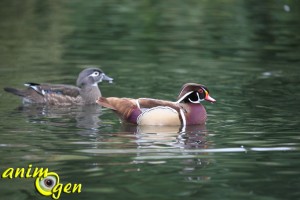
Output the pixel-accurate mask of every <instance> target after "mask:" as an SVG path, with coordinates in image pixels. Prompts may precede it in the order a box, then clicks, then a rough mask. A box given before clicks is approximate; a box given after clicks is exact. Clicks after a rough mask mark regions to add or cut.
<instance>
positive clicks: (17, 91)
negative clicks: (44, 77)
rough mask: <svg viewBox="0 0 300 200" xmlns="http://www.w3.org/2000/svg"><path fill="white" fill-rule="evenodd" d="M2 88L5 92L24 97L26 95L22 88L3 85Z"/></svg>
mask: <svg viewBox="0 0 300 200" xmlns="http://www.w3.org/2000/svg"><path fill="white" fill-rule="evenodd" d="M3 89H4V91H6V92H9V93H12V94H14V95H17V96H20V97H25V96H26V92H25V91H24V90H18V89H15V88H10V87H5V88H3Z"/></svg>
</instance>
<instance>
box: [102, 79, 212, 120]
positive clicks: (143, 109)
mask: <svg viewBox="0 0 300 200" xmlns="http://www.w3.org/2000/svg"><path fill="white" fill-rule="evenodd" d="M204 100H206V101H208V102H211V103H213V102H215V101H216V100H215V99H213V98H212V97H210V96H209V91H208V89H207V88H206V87H205V86H204V85H200V84H196V83H187V84H185V85H183V87H182V89H181V91H180V93H179V96H178V98H177V101H176V102H172V101H165V100H159V99H150V98H139V99H131V98H117V97H108V98H105V97H99V98H98V100H97V103H98V104H99V105H101V106H104V107H107V108H110V109H112V110H114V111H115V112H116V113H117V114H118V115H119V116H120V118H121V120H122V121H123V122H128V123H132V124H138V125H168V126H170V125H171V126H173V125H183V126H186V125H200V124H205V121H206V117H207V115H206V110H205V108H204V106H203V105H202V104H200V102H201V101H204Z"/></svg>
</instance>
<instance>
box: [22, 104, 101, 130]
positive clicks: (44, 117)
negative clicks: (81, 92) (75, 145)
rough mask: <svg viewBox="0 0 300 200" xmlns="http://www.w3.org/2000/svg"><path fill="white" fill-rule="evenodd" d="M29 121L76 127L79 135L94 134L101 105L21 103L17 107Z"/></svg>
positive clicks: (98, 120) (99, 123) (98, 122)
mask: <svg viewBox="0 0 300 200" xmlns="http://www.w3.org/2000/svg"><path fill="white" fill-rule="evenodd" d="M18 110H19V111H21V112H22V113H23V114H25V115H26V116H27V118H28V120H29V122H31V123H40V124H47V125H49V126H55V127H68V128H71V127H76V128H78V129H76V132H77V133H78V134H80V135H91V134H96V133H97V130H98V128H99V127H100V126H101V120H100V118H99V116H100V115H101V107H100V106H99V105H83V106H66V107H61V106H47V105H23V106H20V107H19V108H18Z"/></svg>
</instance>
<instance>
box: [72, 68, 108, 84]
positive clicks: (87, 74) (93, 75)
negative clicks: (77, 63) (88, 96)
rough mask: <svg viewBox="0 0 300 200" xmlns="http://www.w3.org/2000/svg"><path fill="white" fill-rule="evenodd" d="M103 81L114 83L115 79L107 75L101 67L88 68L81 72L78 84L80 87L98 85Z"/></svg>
mask: <svg viewBox="0 0 300 200" xmlns="http://www.w3.org/2000/svg"><path fill="white" fill-rule="evenodd" d="M102 81H108V82H109V83H112V81H113V79H112V78H110V77H109V76H107V75H106V74H105V73H104V72H103V71H102V70H101V69H98V68H87V69H84V70H83V71H82V72H80V74H79V75H78V78H77V82H76V84H77V86H78V87H83V86H97V84H98V83H99V82H102Z"/></svg>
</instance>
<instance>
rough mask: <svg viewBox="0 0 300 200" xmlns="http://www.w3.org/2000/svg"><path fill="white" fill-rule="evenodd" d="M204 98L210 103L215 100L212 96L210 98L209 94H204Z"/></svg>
mask: <svg viewBox="0 0 300 200" xmlns="http://www.w3.org/2000/svg"><path fill="white" fill-rule="evenodd" d="M205 100H206V101H208V102H211V103H215V102H216V100H215V99H214V98H212V97H211V96H209V95H206V97H205Z"/></svg>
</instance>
